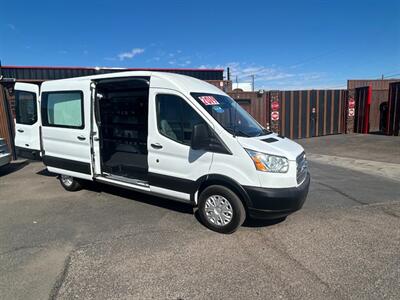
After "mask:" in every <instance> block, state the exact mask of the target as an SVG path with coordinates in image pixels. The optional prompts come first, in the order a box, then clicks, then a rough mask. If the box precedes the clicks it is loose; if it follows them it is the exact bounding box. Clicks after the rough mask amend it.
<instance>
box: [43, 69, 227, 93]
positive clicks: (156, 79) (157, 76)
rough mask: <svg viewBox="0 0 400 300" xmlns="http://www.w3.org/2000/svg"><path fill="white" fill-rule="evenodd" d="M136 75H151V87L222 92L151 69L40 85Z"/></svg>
mask: <svg viewBox="0 0 400 300" xmlns="http://www.w3.org/2000/svg"><path fill="white" fill-rule="evenodd" d="M136 76H140V77H142V76H143V77H151V79H150V80H151V81H152V83H151V85H152V86H153V87H159V88H173V89H176V90H179V91H182V92H186V93H190V92H208V93H215V94H224V92H223V91H222V90H220V89H219V88H217V87H216V86H214V85H212V84H209V83H207V82H205V81H203V80H199V79H196V78H193V77H190V76H186V75H181V74H174V73H167V72H153V71H127V72H118V73H112V74H100V75H91V76H83V77H75V78H67V79H58V80H51V81H46V82H44V83H43V85H42V87H43V88H46V87H55V86H58V85H60V84H61V83H62V82H68V83H71V82H74V81H77V82H81V81H85V80H87V81H90V80H98V79H107V78H123V77H136Z"/></svg>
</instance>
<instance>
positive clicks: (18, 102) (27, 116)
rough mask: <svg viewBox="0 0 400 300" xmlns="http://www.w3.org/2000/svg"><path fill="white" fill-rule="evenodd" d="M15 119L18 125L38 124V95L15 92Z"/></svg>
mask: <svg viewBox="0 0 400 300" xmlns="http://www.w3.org/2000/svg"><path fill="white" fill-rule="evenodd" d="M15 119H16V122H17V123H18V124H25V125H33V124H35V123H36V121H37V107H36V94H34V93H29V92H23V91H15Z"/></svg>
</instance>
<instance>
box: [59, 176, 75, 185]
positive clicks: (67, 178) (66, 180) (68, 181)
mask: <svg viewBox="0 0 400 300" xmlns="http://www.w3.org/2000/svg"><path fill="white" fill-rule="evenodd" d="M61 181H62V182H63V184H65V185H66V186H71V185H72V184H73V183H74V179H73V178H72V176H67V175H61Z"/></svg>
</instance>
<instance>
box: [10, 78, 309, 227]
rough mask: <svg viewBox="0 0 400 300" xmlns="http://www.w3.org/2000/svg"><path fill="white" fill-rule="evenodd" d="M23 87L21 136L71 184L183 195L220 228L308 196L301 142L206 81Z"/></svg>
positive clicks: (276, 212)
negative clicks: (263, 121) (269, 128)
mask: <svg viewBox="0 0 400 300" xmlns="http://www.w3.org/2000/svg"><path fill="white" fill-rule="evenodd" d="M15 90H16V107H17V120H16V129H17V130H16V145H17V146H18V147H19V149H20V150H21V151H28V152H32V153H33V152H35V151H40V153H41V156H42V159H43V162H44V164H45V165H46V166H47V168H48V170H49V171H51V172H54V173H58V174H60V176H59V178H60V181H61V184H62V185H63V186H64V188H65V189H66V190H69V191H74V190H77V189H78V188H79V187H80V182H81V180H94V181H99V182H102V183H107V184H112V185H116V186H120V187H124V188H129V189H134V190H137V191H142V192H145V193H150V194H154V195H159V196H162V197H167V198H171V199H175V200H179V201H184V202H187V203H190V204H192V205H194V206H197V207H198V210H199V215H200V217H201V220H202V221H203V222H204V224H205V225H206V226H207V227H209V228H210V229H212V230H215V231H218V232H222V233H230V232H233V231H235V230H236V229H237V228H238V227H239V226H240V225H241V224H242V223H243V221H244V220H245V218H246V216H250V217H255V218H270V219H274V218H282V217H285V216H287V215H289V214H290V213H292V212H294V211H296V210H298V209H300V208H301V207H302V205H303V203H304V201H305V199H306V196H307V193H308V187H309V183H310V176H309V173H308V168H307V161H306V157H305V153H304V150H303V148H302V147H301V146H300V145H298V144H297V143H295V142H293V141H291V140H289V139H287V138H284V137H282V136H279V135H277V134H274V133H272V132H269V131H267V130H266V129H265V128H263V127H262V126H261V125H259V124H258V123H257V122H256V121H255V120H254V119H253V118H252V117H251V116H250V115H249V114H248V113H247V112H246V111H245V110H243V109H242V108H241V107H240V106H239V105H238V104H237V103H236V102H235V101H234V100H232V98H230V97H229V96H228V95H226V94H225V93H224V92H223V91H221V90H220V89H218V88H217V87H214V86H213V85H211V84H208V83H206V82H204V81H201V80H197V79H194V78H191V77H187V76H182V75H177V74H171V73H161V72H149V71H143V72H142V71H134V72H122V73H114V74H105V75H96V76H89V77H79V78H72V79H63V80H54V81H47V82H44V83H43V84H42V85H41V86H40V89H39V86H36V85H32V84H21V83H17V84H16V85H15ZM39 112H40V113H39ZM24 113H25V114H27V115H24ZM18 114H20V115H18Z"/></svg>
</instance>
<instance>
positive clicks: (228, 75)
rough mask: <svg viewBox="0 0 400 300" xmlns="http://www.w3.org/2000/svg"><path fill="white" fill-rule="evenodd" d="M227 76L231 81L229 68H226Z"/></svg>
mask: <svg viewBox="0 0 400 300" xmlns="http://www.w3.org/2000/svg"><path fill="white" fill-rule="evenodd" d="M226 76H227V80H228V81H229V80H231V69H230V68H229V67H227V68H226Z"/></svg>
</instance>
